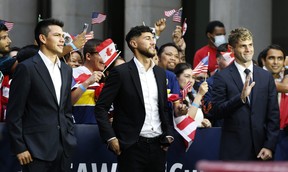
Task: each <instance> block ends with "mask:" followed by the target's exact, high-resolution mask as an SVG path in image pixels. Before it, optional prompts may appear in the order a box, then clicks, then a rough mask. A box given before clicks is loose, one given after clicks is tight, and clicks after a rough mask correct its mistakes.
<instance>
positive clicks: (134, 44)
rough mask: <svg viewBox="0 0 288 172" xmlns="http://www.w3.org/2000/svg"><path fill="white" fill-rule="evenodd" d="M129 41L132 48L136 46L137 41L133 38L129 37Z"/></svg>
mask: <svg viewBox="0 0 288 172" xmlns="http://www.w3.org/2000/svg"><path fill="white" fill-rule="evenodd" d="M129 43H130V45H131V47H133V48H134V49H135V48H136V47H137V42H136V41H135V40H134V39H131V40H130V42H129Z"/></svg>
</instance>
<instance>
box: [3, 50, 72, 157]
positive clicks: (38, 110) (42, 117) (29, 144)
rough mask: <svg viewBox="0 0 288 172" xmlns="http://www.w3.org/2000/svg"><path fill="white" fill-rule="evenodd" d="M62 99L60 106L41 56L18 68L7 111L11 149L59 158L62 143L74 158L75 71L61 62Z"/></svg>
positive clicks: (65, 150) (38, 155)
mask: <svg viewBox="0 0 288 172" xmlns="http://www.w3.org/2000/svg"><path fill="white" fill-rule="evenodd" d="M60 71H61V78H62V86H61V98H60V104H58V102H57V98H56V93H55V89H54V86H53V82H52V79H51V77H50V74H49V71H48V69H47V67H46V66H45V64H44V62H43V60H42V59H41V57H40V55H39V54H37V55H35V56H33V57H31V58H29V59H27V60H25V61H23V62H21V63H19V64H18V65H17V67H16V71H15V73H14V77H13V79H12V83H11V87H10V95H9V103H8V107H7V124H8V129H9V133H10V136H11V149H12V151H13V153H15V154H18V153H21V152H24V151H26V150H29V151H30V153H31V155H32V157H33V158H38V159H42V160H46V161H51V160H54V159H55V158H56V155H57V151H58V146H59V144H60V143H61V141H60V137H61V140H62V144H63V148H64V152H65V154H66V155H68V156H69V155H70V154H71V151H72V149H73V147H74V146H75V145H76V138H75V137H74V133H73V118H72V105H71V91H70V90H71V89H70V88H71V82H72V69H71V68H70V67H69V66H67V65H66V64H65V63H63V62H61V69H60Z"/></svg>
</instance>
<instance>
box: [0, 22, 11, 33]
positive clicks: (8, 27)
mask: <svg viewBox="0 0 288 172" xmlns="http://www.w3.org/2000/svg"><path fill="white" fill-rule="evenodd" d="M0 23H2V24H4V25H5V26H6V27H7V29H8V32H9V31H10V30H11V29H12V28H13V26H14V23H13V22H9V21H5V20H0Z"/></svg>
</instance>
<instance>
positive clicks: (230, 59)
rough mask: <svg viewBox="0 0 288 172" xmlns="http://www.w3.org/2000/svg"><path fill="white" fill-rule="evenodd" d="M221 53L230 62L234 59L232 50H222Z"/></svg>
mask: <svg viewBox="0 0 288 172" xmlns="http://www.w3.org/2000/svg"><path fill="white" fill-rule="evenodd" d="M221 55H222V56H223V58H224V59H225V61H226V62H227V63H228V64H231V63H232V62H233V61H234V54H233V53H232V52H221Z"/></svg>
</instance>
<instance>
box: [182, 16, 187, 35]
mask: <svg viewBox="0 0 288 172" xmlns="http://www.w3.org/2000/svg"><path fill="white" fill-rule="evenodd" d="M186 31H187V23H186V18H185V20H184V22H183V25H182V36H184V35H185V33H186Z"/></svg>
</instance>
